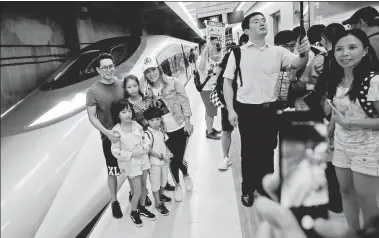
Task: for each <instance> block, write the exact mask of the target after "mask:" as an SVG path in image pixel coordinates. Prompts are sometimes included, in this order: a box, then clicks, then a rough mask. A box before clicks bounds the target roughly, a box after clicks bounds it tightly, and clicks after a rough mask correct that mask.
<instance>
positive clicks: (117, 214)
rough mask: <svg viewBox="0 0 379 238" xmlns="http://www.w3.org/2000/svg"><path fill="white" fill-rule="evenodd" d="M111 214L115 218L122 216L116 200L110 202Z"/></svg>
mask: <svg viewBox="0 0 379 238" xmlns="http://www.w3.org/2000/svg"><path fill="white" fill-rule="evenodd" d="M112 214H113V217H114V218H116V219H120V218H122V211H121V208H120V203H119V202H118V201H114V202H112Z"/></svg>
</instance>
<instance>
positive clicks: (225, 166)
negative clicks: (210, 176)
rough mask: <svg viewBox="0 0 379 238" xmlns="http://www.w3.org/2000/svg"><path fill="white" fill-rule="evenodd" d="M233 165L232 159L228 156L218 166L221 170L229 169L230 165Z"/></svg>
mask: <svg viewBox="0 0 379 238" xmlns="http://www.w3.org/2000/svg"><path fill="white" fill-rule="evenodd" d="M230 165H232V161H230V159H229V158H228V157H225V158H223V159H222V161H221V163H220V165H219V166H218V169H219V170H227V169H228V167H229V166H230Z"/></svg>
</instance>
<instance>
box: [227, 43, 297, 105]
mask: <svg viewBox="0 0 379 238" xmlns="http://www.w3.org/2000/svg"><path fill="white" fill-rule="evenodd" d="M295 58H296V55H295V54H293V53H291V52H290V51H289V50H287V49H285V48H283V47H280V46H273V45H270V44H267V43H266V44H265V46H263V47H262V48H258V47H257V46H256V45H255V44H254V43H253V42H251V41H249V42H248V43H246V44H245V45H243V46H241V62H240V68H241V75H242V82H243V85H242V87H241V84H240V79H239V76H238V79H237V83H238V89H237V101H238V102H240V103H245V104H262V103H266V102H274V101H276V100H277V98H278V87H279V80H278V79H279V73H280V69H281V68H283V67H291V64H292V61H293V60H294V59H295ZM235 69H236V61H235V57H234V54H233V52H232V53H231V54H230V57H229V60H228V64H227V66H226V69H225V72H224V78H227V79H229V80H233V78H234V71H235Z"/></svg>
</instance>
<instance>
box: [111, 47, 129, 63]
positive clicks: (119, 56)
mask: <svg viewBox="0 0 379 238" xmlns="http://www.w3.org/2000/svg"><path fill="white" fill-rule="evenodd" d="M126 49H127V45H126V44H121V45H118V46H116V47H114V48H113V49H112V50H111V55H112V56H113V59H114V63H115V64H116V65H119V64H120V63H121V61H122V60H123V59H124V58H125V55H126V52H127V51H126Z"/></svg>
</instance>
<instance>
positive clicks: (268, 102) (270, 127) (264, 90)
mask: <svg viewBox="0 0 379 238" xmlns="http://www.w3.org/2000/svg"><path fill="white" fill-rule="evenodd" d="M242 29H243V31H244V33H245V34H247V35H248V36H249V42H248V43H247V44H245V45H243V46H241V61H240V71H241V76H242V80H241V79H240V77H238V78H237V83H238V88H237V97H236V102H233V94H234V92H233V89H232V81H233V78H234V73H235V69H236V62H235V57H234V54H233V53H231V55H230V57H229V60H228V64H227V67H226V69H225V73H224V78H225V79H224V80H225V81H224V96H225V101H226V104H227V108H228V112H229V121H230V123H231V124H232V125H233V126H237V124H238V127H239V131H240V135H241V168H242V180H243V181H242V197H241V201H242V204H243V205H244V206H252V205H253V202H254V200H253V194H254V192H255V191H256V190H257V191H258V192H260V193H261V194H264V195H266V194H265V192H264V191H263V189H262V178H263V177H264V176H265V175H266V174H268V173H272V172H273V171H274V149H275V148H276V144H277V133H278V126H277V114H276V108H275V101H276V100H277V98H278V90H277V89H278V83H279V80H278V78H279V73H280V69H281V68H282V67H288V68H292V69H299V68H301V67H303V66H305V65H306V63H307V62H308V53H309V49H310V45H309V42H308V38H307V37H305V38H304V39H303V40H302V42H301V44H299V43H297V44H296V47H295V48H296V50H297V52H298V53H299V54H301V53H304V57H303V58H301V57H300V56H297V55H295V54H293V53H291V52H290V51H289V50H287V49H285V48H283V47H280V46H273V45H270V44H267V42H266V39H265V38H266V35H267V24H266V18H265V17H264V15H263V14H262V13H260V12H254V13H251V14H250V15H248V16H246V17H245V19H244V20H243V21H242Z"/></svg>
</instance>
